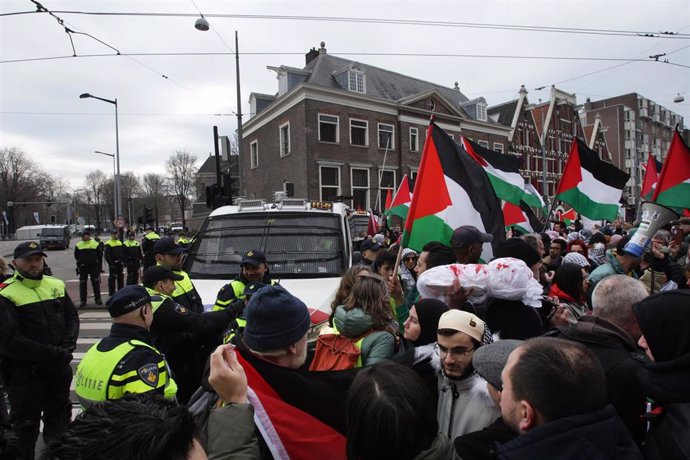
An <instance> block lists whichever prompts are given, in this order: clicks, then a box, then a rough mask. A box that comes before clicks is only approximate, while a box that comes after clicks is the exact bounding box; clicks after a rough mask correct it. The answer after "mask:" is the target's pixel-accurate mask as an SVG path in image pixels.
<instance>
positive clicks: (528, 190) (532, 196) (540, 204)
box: [522, 182, 549, 215]
mask: <svg viewBox="0 0 690 460" xmlns="http://www.w3.org/2000/svg"><path fill="white" fill-rule="evenodd" d="M522 201H524V202H525V203H527V204H528V205H530V206H531V207H533V208H540V209H541V210H542V211H543V212H544V215H546V213H547V212H549V210H548V209H547V207H546V203H544V199H543V198H542V197H541V194H540V193H539V192H538V191H537V189H536V188H534V185H532V184H531V183H529V182H527V183H526V184H525V197H524V198H523V199H522Z"/></svg>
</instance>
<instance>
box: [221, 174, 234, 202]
mask: <svg viewBox="0 0 690 460" xmlns="http://www.w3.org/2000/svg"><path fill="white" fill-rule="evenodd" d="M236 183H237V179H236V178H234V177H232V176H231V175H230V174H223V203H222V204H225V205H230V204H232V197H236V196H237V195H238V190H237V186H236Z"/></svg>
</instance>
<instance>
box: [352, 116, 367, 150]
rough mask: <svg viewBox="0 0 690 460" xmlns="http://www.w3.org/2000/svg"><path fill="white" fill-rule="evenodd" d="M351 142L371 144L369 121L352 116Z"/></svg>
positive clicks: (363, 145)
mask: <svg viewBox="0 0 690 460" xmlns="http://www.w3.org/2000/svg"><path fill="white" fill-rule="evenodd" d="M350 144H351V145H360V146H362V147H367V146H369V122H367V121H366V120H355V119H352V118H350Z"/></svg>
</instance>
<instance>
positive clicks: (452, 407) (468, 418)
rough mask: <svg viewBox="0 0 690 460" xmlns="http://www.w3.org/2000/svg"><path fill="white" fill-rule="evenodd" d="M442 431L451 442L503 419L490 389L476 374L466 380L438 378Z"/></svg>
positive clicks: (439, 417)
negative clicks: (500, 418)
mask: <svg viewBox="0 0 690 460" xmlns="http://www.w3.org/2000/svg"><path fill="white" fill-rule="evenodd" d="M437 414H438V425H439V431H441V433H445V434H446V435H447V436H448V437H449V438H450V439H455V438H457V437H458V436H462V435H463V434H467V433H471V432H473V431H479V430H481V429H483V428H485V427H487V426H489V425H491V423H493V422H494V420H496V419H497V418H498V417H500V416H501V410H500V409H499V408H498V407H496V404H495V403H494V401H493V399H491V396H490V395H489V391H488V390H487V388H486V381H485V380H484V379H483V378H481V377H480V376H479V374H477V373H476V372H475V373H474V374H472V375H470V376H469V377H466V378H464V379H462V380H455V379H450V378H448V377H446V375H445V374H444V373H443V372H441V373H440V374H439V376H438V412H437Z"/></svg>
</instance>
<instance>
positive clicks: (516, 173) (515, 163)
mask: <svg viewBox="0 0 690 460" xmlns="http://www.w3.org/2000/svg"><path fill="white" fill-rule="evenodd" d="M461 142H462V145H463V147H464V148H465V151H466V152H467V153H469V154H470V156H471V157H472V158H474V161H476V162H477V163H479V165H480V166H481V167H482V168H484V171H486V174H487V175H488V176H489V181H490V182H491V186H492V187H493V188H494V193H496V196H497V197H498V198H500V199H501V200H504V201H507V202H509V203H513V204H519V203H520V200H522V199H524V195H525V180H524V179H523V178H522V176H521V175H520V159H519V158H518V157H515V156H513V155H504V154H502V153H498V152H494V151H493V150H489V149H488V148H486V147H482V146H481V145H479V144H477V143H475V142H472V141H471V140H469V139H467V138H466V137H465V136H462V139H461Z"/></svg>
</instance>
